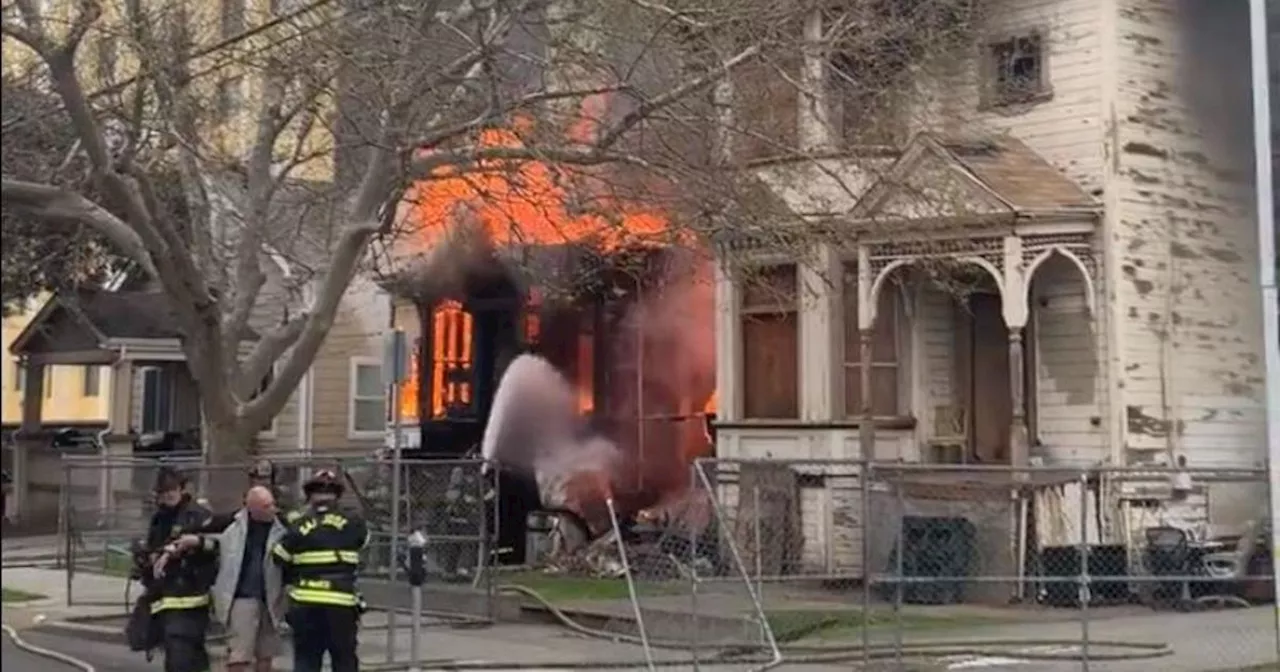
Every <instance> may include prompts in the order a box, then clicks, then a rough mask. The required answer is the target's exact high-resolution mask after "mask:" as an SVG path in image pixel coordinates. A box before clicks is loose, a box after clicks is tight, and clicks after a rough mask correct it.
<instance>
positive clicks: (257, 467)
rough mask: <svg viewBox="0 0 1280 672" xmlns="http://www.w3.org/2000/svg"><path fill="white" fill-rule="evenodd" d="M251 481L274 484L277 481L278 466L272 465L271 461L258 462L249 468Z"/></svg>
mask: <svg viewBox="0 0 1280 672" xmlns="http://www.w3.org/2000/svg"><path fill="white" fill-rule="evenodd" d="M249 480H251V481H266V482H268V483H274V482H275V480H276V465H274V464H272V463H271V460H258V461H257V462H255V463H254V464H253V466H252V467H249Z"/></svg>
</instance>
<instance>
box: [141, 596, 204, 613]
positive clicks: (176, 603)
mask: <svg viewBox="0 0 1280 672" xmlns="http://www.w3.org/2000/svg"><path fill="white" fill-rule="evenodd" d="M207 606H209V596H208V595H192V596H190V597H162V598H160V599H158V600H156V601H155V602H152V603H151V613H153V614H154V613H156V612H158V611H173V610H177V609H198V608H200V607H207Z"/></svg>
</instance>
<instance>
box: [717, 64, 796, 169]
mask: <svg viewBox="0 0 1280 672" xmlns="http://www.w3.org/2000/svg"><path fill="white" fill-rule="evenodd" d="M796 51H797V53H795V54H793V55H791V57H789V58H786V57H779V56H778V55H774V56H773V57H770V58H762V59H759V60H756V59H752V60H749V61H747V62H746V63H743V64H742V65H740V66H738V67H736V68H734V69H733V72H732V73H731V74H730V77H731V78H732V80H733V86H734V90H735V91H738V92H746V95H740V96H738V99H737V101H736V104H735V105H734V116H735V119H734V121H735V124H736V126H737V128H736V129H735V130H736V133H735V136H736V137H734V138H733V145H734V146H733V155H734V156H733V158H734V160H736V161H751V160H753V159H765V158H770V157H778V156H785V155H788V154H792V153H794V152H795V151H796V147H797V145H798V137H799V131H798V128H799V127H798V124H799V119H798V113H799V107H800V91H799V89H797V88H796V81H797V77H798V76H799V74H800V54H799V53H798V52H799V49H798V48H797V49H796Z"/></svg>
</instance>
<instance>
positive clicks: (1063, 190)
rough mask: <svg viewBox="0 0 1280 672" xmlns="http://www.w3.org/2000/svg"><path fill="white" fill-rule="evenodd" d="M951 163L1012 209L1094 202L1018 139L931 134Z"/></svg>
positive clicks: (1078, 205)
mask: <svg viewBox="0 0 1280 672" xmlns="http://www.w3.org/2000/svg"><path fill="white" fill-rule="evenodd" d="M933 140H934V141H935V142H936V143H937V144H938V146H939V147H940V148H941V149H942V150H943V151H944V152H945V154H946V156H948V157H949V158H950V159H951V160H952V161H953V162H954V164H955V165H956V166H957V167H958V168H960V169H962V170H966V171H968V172H969V173H970V174H971V175H973V177H975V178H977V180H978V181H979V182H981V183H982V184H983V185H984V186H985V187H987V188H988V189H990V190H991V191H992V192H993V193H995V194H996V195H997V196H999V197H1000V198H1001V199H1003V200H1004V201H1005V202H1007V203H1008V204H1009V205H1010V206H1012V207H1013V208H1014V209H1015V210H1033V211H1043V210H1062V209H1074V208H1092V207H1097V205H1098V203H1097V201H1095V200H1094V199H1093V198H1092V197H1090V196H1089V194H1087V193H1085V191H1084V190H1083V189H1081V188H1080V185H1078V184H1076V183H1075V182H1074V181H1072V180H1071V179H1070V178H1068V177H1067V176H1066V175H1063V174H1062V172H1061V171H1059V170H1058V169H1057V168H1055V167H1053V165H1052V164H1050V163H1049V162H1048V161H1046V160H1044V158H1043V157H1041V156H1040V155H1039V154H1037V153H1035V151H1033V150H1032V149H1031V148H1030V147H1028V146H1026V145H1025V144H1023V143H1022V142H1021V141H1020V140H1018V139H1016V138H1014V137H1012V136H1008V135H1004V136H992V137H985V138H981V139H977V140H967V141H966V140H955V139H947V138H939V137H934V138H933Z"/></svg>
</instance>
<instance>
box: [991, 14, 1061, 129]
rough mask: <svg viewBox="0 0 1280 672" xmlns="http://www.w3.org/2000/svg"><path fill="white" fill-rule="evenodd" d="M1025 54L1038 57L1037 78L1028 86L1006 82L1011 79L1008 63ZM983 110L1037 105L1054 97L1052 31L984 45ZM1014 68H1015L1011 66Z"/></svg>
mask: <svg viewBox="0 0 1280 672" xmlns="http://www.w3.org/2000/svg"><path fill="white" fill-rule="evenodd" d="M1020 51H1022V52H1026V53H1030V54H1031V55H1033V56H1034V58H1035V64H1036V72H1035V77H1034V78H1028V82H1027V83H1026V85H1025V86H1017V85H1014V84H1013V83H1011V82H1008V81H1003V80H1002V78H1003V77H1007V76H1008V75H1007V74H1006V72H1005V71H1006V67H1005V65H1004V61H1006V60H1012V59H1014V58H1017V57H1018V56H1017V54H1018V53H1019V52H1020ZM982 64H983V68H982V73H981V76H982V86H981V89H982V91H981V107H982V108H983V109H999V108H1010V107H1015V108H1016V107H1019V106H1025V105H1033V104H1036V103H1041V102H1044V101H1046V100H1050V99H1052V98H1053V87H1052V86H1051V85H1050V79H1049V37H1048V31H1047V30H1044V29H1040V28H1035V29H1031V30H1026V31H1021V32H1017V33H1008V34H1004V35H1000V36H998V37H993V38H992V39H989V40H987V41H986V42H985V43H984V44H983V54H982ZM1008 67H1009V68H1012V65H1010V66H1008Z"/></svg>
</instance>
